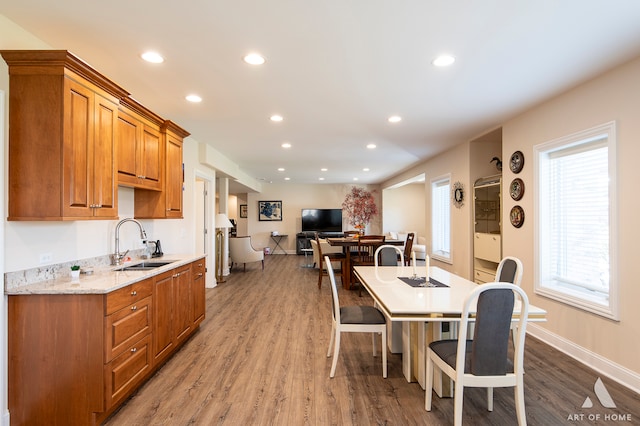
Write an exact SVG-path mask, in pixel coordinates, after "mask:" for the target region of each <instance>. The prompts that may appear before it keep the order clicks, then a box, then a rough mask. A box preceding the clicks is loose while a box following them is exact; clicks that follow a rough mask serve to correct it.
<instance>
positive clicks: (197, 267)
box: [191, 258, 206, 280]
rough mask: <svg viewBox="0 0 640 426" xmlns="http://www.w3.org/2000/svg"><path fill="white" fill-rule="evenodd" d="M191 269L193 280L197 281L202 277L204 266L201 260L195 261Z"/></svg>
mask: <svg viewBox="0 0 640 426" xmlns="http://www.w3.org/2000/svg"><path fill="white" fill-rule="evenodd" d="M191 268H192V270H193V279H194V280H195V279H198V278H202V277H204V274H205V271H206V264H205V261H204V258H203V259H199V260H196V261H195V262H193V263H192V264H191Z"/></svg>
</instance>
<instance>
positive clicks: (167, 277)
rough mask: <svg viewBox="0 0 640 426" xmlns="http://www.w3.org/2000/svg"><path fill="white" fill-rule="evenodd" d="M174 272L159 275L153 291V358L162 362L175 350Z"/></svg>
mask: <svg viewBox="0 0 640 426" xmlns="http://www.w3.org/2000/svg"><path fill="white" fill-rule="evenodd" d="M173 274H174V272H173V271H169V272H165V273H163V274H160V275H157V276H156V278H155V282H154V289H153V358H154V362H160V361H162V359H163V358H164V357H166V356H167V355H168V354H169V352H171V351H172V350H173V347H174V346H175V345H174V339H173V335H174V333H173Z"/></svg>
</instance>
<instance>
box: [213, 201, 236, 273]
mask: <svg viewBox="0 0 640 426" xmlns="http://www.w3.org/2000/svg"><path fill="white" fill-rule="evenodd" d="M229 228H233V224H232V223H231V222H230V221H229V219H228V218H227V215H226V214H224V213H218V214H217V215H216V249H217V250H218V257H217V258H218V261H217V265H216V269H217V274H216V282H218V283H223V282H224V277H223V276H222V271H223V268H222V252H223V247H222V244H223V243H224V232H225V231H224V230H225V229H229Z"/></svg>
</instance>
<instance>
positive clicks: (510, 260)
mask: <svg viewBox="0 0 640 426" xmlns="http://www.w3.org/2000/svg"><path fill="white" fill-rule="evenodd" d="M523 272H524V267H523V266H522V262H521V261H520V259H518V258H517V257H512V256H505V257H504V258H502V260H501V261H500V263H499V264H498V269H497V270H496V282H500V283H511V284H515V285H517V286H518V287H519V286H520V283H521V282H522V274H523Z"/></svg>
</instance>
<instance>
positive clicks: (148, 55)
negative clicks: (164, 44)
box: [140, 52, 164, 64]
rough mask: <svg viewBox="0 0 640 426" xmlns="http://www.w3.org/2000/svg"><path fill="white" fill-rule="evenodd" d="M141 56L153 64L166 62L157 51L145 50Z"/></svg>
mask: <svg viewBox="0 0 640 426" xmlns="http://www.w3.org/2000/svg"><path fill="white" fill-rule="evenodd" d="M140 57H141V58H142V59H144V60H145V61H147V62H151V63H152V64H161V63H163V62H164V58H163V57H162V56H160V54H159V53H157V52H144V53H143V54H142V55H140Z"/></svg>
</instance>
